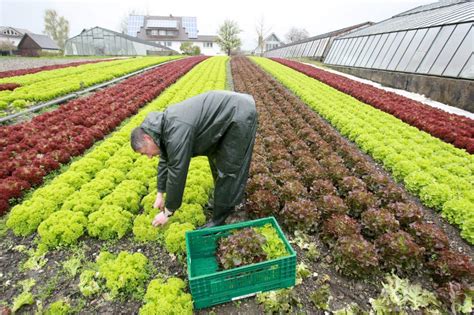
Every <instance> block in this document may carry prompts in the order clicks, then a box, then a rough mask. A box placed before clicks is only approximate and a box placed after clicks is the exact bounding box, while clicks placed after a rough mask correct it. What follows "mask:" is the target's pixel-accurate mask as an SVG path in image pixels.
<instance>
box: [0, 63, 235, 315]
mask: <svg viewBox="0 0 474 315" xmlns="http://www.w3.org/2000/svg"><path fill="white" fill-rule="evenodd" d="M226 61H227V57H213V58H210V59H208V60H206V61H203V62H202V63H201V64H199V65H197V66H196V67H195V68H194V69H192V70H191V71H190V72H189V73H188V74H186V75H185V76H183V77H182V78H181V79H180V80H179V81H178V82H177V83H175V84H174V85H172V86H171V87H169V88H168V89H167V90H166V91H165V92H163V93H162V94H161V96H160V97H159V98H157V99H156V100H154V101H152V102H151V103H150V104H148V105H147V106H146V107H144V108H143V109H142V110H141V111H140V112H139V113H138V114H137V115H136V116H134V117H132V118H131V119H130V121H129V122H128V123H127V124H125V125H124V126H123V127H122V128H120V130H118V131H116V132H114V133H113V134H112V135H111V136H110V137H109V138H107V139H106V140H105V141H103V142H102V143H101V144H99V145H97V146H96V147H95V148H94V149H93V150H91V151H90V152H89V153H87V154H86V155H85V156H84V157H82V158H81V159H79V160H77V161H75V162H73V163H72V164H71V165H70V166H69V168H68V169H67V170H66V171H64V172H63V173H62V174H60V175H59V176H57V177H55V178H54V179H53V180H52V181H51V182H50V183H49V184H47V185H44V186H43V187H41V188H39V189H37V190H36V191H35V192H34V193H33V194H32V195H31V197H30V198H29V199H27V200H25V201H24V202H23V203H21V204H19V205H17V206H15V207H13V208H12V210H11V212H10V213H9V215H8V218H7V227H8V228H10V229H12V231H13V232H14V233H15V234H16V235H21V236H27V235H30V234H33V233H34V232H36V231H37V232H38V240H37V242H38V253H40V254H41V253H45V252H46V251H47V250H49V249H54V248H57V247H62V246H69V245H72V244H76V243H77V242H78V240H79V238H81V237H83V236H85V235H86V234H88V235H89V236H90V237H94V238H99V239H102V240H108V239H117V238H121V237H123V236H125V235H127V234H128V233H129V232H130V231H132V232H133V235H134V238H135V239H136V240H137V241H141V242H145V241H156V242H158V243H159V244H162V245H163V246H164V247H165V248H166V249H167V250H168V251H169V252H170V253H173V254H177V255H183V254H184V253H185V250H186V247H185V232H186V231H189V230H193V229H195V227H196V226H198V225H201V224H203V223H204V222H205V219H206V218H205V215H204V212H203V207H202V205H203V204H205V203H206V202H207V198H208V195H209V193H210V191H211V190H212V187H213V180H212V176H211V172H210V169H209V163H208V161H207V158H205V157H197V158H194V159H193V160H192V161H191V165H190V170H189V173H188V179H187V181H186V187H185V192H184V199H183V205H182V206H181V207H180V208H179V209H178V210H177V211H176V213H175V214H174V215H173V216H172V218H171V220H170V221H169V222H168V223H167V224H166V225H165V226H164V227H162V228H155V227H153V226H152V225H151V222H152V220H153V217H154V216H155V215H156V214H157V212H158V210H157V209H155V208H153V203H154V201H155V197H156V193H157V191H156V184H157V182H156V177H157V167H156V166H157V163H158V160H157V158H153V159H149V158H148V157H146V156H142V155H139V154H137V153H135V152H134V151H133V150H132V149H131V147H130V141H129V137H130V132H131V131H132V129H133V128H135V127H136V126H138V125H139V124H140V123H141V122H142V121H143V119H144V118H145V116H146V115H147V114H148V113H150V112H152V111H160V110H163V109H164V108H166V107H167V106H168V105H169V104H174V103H177V102H180V101H183V100H184V99H186V98H189V97H191V96H194V95H197V94H200V93H203V92H206V91H208V90H218V89H224V88H225V82H226V71H225V69H226ZM141 209H143V211H141ZM104 255H108V256H107V257H109V256H110V255H109V254H104ZM100 257H102V256H100ZM132 257H135V258H132ZM137 257H138V258H137ZM116 259H118V260H117V262H115V260H116ZM122 260H125V262H122ZM129 260H130V261H129ZM135 260H137V261H138V263H136V264H135V265H134V264H133V261H135ZM107 261H109V262H108V264H107V265H108V266H109V265H110V268H105V267H101V266H102V265H103V263H102V260H98V261H97V263H96V268H98V269H97V270H84V272H83V274H81V281H80V285H79V288H80V290H81V292H82V293H83V294H84V295H86V296H91V295H95V294H97V293H98V292H99V290H100V287H99V286H98V285H96V284H97V283H98V282H100V281H102V282H105V287H106V289H107V290H108V291H109V293H110V294H112V295H113V296H115V295H118V294H128V293H130V292H135V293H137V292H138V293H139V291H140V290H143V286H144V284H145V281H144V279H146V280H147V279H148V276H149V272H148V271H147V270H148V269H147V268H145V265H147V264H148V260H147V258H146V257H145V256H144V255H143V254H141V253H134V254H129V253H123V254H119V256H118V257H112V258H111V257H109V258H108V259H107ZM117 264H119V265H120V264H124V265H123V266H122V267H123V268H119V267H118V266H117ZM125 265H127V266H128V267H126V266H125ZM130 266H132V267H130ZM134 266H136V267H137V268H135V267H134ZM101 268H102V269H101ZM130 268H131V269H130ZM180 281H182V280H179V279H174V280H171V279H170V280H168V282H166V283H164V282H163V281H162V280H153V281H152V282H151V283H150V284H149V286H148V292H147V294H146V295H145V302H146V304H145V305H144V306H143V311H142V312H141V313H143V314H148V313H150V311H151V310H152V309H154V310H155V313H156V311H159V312H164V313H167V312H168V311H170V310H171V309H174V308H176V307H178V308H179V307H181V308H182V309H183V312H184V313H191V312H192V303H191V302H190V301H191V298H190V296H189V294H186V293H184V292H183V291H182V289H183V288H184V283H182V282H180ZM178 282H179V283H178ZM94 283H95V284H94ZM168 287H176V288H179V290H177V289H176V290H175V291H176V294H168V295H163V294H161V293H160V292H161V289H159V288H164V289H166V288H168ZM140 288H141V289H140ZM164 289H163V290H164ZM165 291H166V290H165ZM178 291H179V292H178ZM172 292H174V291H172ZM178 293H179V294H178ZM175 299H176V300H180V299H181V300H182V301H183V304H182V305H176V301H174V300H175Z"/></svg>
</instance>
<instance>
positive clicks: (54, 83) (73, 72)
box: [0, 56, 181, 111]
mask: <svg viewBox="0 0 474 315" xmlns="http://www.w3.org/2000/svg"><path fill="white" fill-rule="evenodd" d="M177 58H181V56H169V57H142V58H133V59H120V60H114V61H107V62H99V63H92V64H84V65H80V66H77V67H67V68H61V69H56V70H50V71H42V72H37V73H33V74H27V75H22V76H17V77H9V78H3V79H0V84H2V83H16V84H19V85H20V87H17V88H16V89H14V90H13V91H10V90H5V91H0V110H4V109H9V110H11V111H14V110H19V109H22V108H25V107H27V106H30V105H33V104H35V103H36V102H42V101H48V100H51V99H54V98H56V97H59V96H62V95H66V94H68V93H71V92H75V91H78V90H81V89H83V88H86V87H89V86H92V85H95V84H98V83H101V82H105V81H109V80H112V79H114V78H117V77H120V76H123V75H126V74H127V73H131V72H134V71H137V70H140V69H143V68H147V67H150V66H153V65H157V64H160V63H162V62H165V61H169V60H174V59H177Z"/></svg>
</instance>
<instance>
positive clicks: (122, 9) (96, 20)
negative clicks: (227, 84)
mask: <svg viewBox="0 0 474 315" xmlns="http://www.w3.org/2000/svg"><path fill="white" fill-rule="evenodd" d="M432 2H436V1H435V0H383V1H380V0H378V1H375V0H357V1H355V0H354V1H350V0H345V1H344V0H329V1H316V0H313V1H310V0H291V1H281V2H280V1H275V0H272V1H270V0H260V1H259V0H240V1H239V0H237V1H210V0H167V1H164V0H80V1H78V0H0V25H1V26H14V27H19V28H26V29H28V30H30V31H32V32H34V33H42V31H43V26H44V23H43V15H44V11H45V10H46V9H55V10H56V11H57V12H58V14H59V15H61V16H64V17H65V18H66V19H67V20H68V21H69V23H70V34H69V35H70V37H72V36H75V35H77V34H79V33H80V32H81V31H82V29H84V28H90V27H94V26H101V27H104V28H108V29H112V30H116V31H119V29H120V21H121V20H122V19H123V17H124V16H126V15H127V13H128V12H130V11H131V10H136V11H138V12H140V13H143V14H146V13H148V14H150V15H169V14H173V15H175V16H196V17H197V23H198V29H199V35H215V34H216V33H217V29H218V27H219V25H220V24H221V23H222V22H223V21H224V20H225V19H232V20H235V21H237V23H238V24H239V26H240V28H241V29H242V33H241V38H242V42H243V49H253V48H255V46H256V43H257V41H256V32H255V25H256V23H257V21H258V20H259V19H261V17H262V16H263V18H264V22H265V25H266V26H267V28H268V29H269V30H270V32H274V33H275V34H276V35H277V36H279V37H280V39H282V40H284V37H285V34H286V33H287V32H288V30H289V29H290V28H291V27H298V28H304V29H306V30H307V31H308V32H309V34H310V35H311V36H315V35H319V34H322V33H326V32H329V31H334V30H336V29H339V28H344V27H347V26H350V25H354V24H358V23H362V22H367V21H372V22H380V21H382V20H385V19H387V18H390V17H391V16H393V15H396V14H398V13H400V12H403V11H406V10H409V9H412V8H414V7H417V6H420V5H424V4H428V3H432Z"/></svg>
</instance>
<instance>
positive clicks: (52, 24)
mask: <svg viewBox="0 0 474 315" xmlns="http://www.w3.org/2000/svg"><path fill="white" fill-rule="evenodd" d="M43 33H44V34H46V35H49V36H50V37H51V38H52V39H53V40H54V41H55V42H56V43H57V44H58V46H59V48H61V50H64V45H65V44H66V39H67V38H68V37H69V22H68V20H66V19H65V18H64V17H63V16H58V13H57V12H56V10H46V11H45V13H44V31H43Z"/></svg>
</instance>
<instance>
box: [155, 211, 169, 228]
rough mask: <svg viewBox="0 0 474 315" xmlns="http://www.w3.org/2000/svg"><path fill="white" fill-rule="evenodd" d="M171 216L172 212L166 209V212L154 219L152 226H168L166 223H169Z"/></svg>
mask: <svg viewBox="0 0 474 315" xmlns="http://www.w3.org/2000/svg"><path fill="white" fill-rule="evenodd" d="M170 215H171V212H170V211H169V210H168V209H166V208H165V210H164V211H161V212H160V213H158V214H157V215H156V216H155V218H154V219H153V221H152V222H151V224H152V225H153V226H154V227H157V226H159V225H164V224H166V222H168V219H169V216H170Z"/></svg>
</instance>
